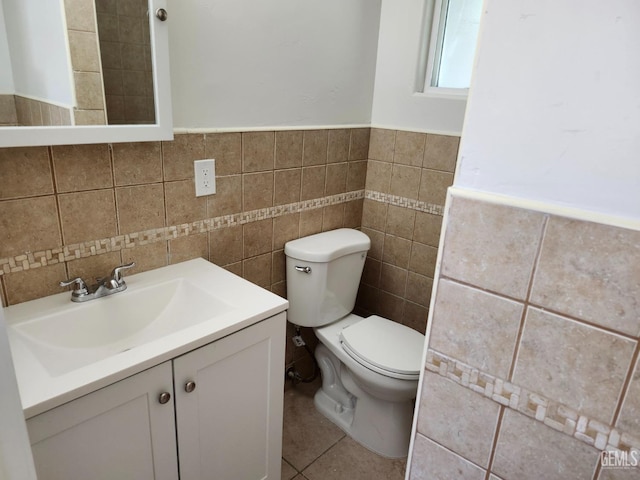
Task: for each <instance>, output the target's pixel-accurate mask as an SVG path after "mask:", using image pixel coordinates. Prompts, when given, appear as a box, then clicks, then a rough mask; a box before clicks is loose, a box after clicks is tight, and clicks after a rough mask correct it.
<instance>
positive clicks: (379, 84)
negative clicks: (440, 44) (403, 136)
mask: <svg viewBox="0 0 640 480" xmlns="http://www.w3.org/2000/svg"><path fill="white" fill-rule="evenodd" d="M425 1H426V0H382V13H381V19H380V36H379V40H378V60H377V65H376V79H375V89H374V97H373V109H372V113H371V123H372V125H373V126H374V127H380V128H392V129H401V130H412V131H421V132H430V133H443V134H451V135H460V132H461V130H462V123H463V119H464V111H465V106H466V98H464V97H461V98H452V97H435V96H429V95H427V94H421V93H415V78H416V70H417V66H418V56H419V47H420V38H421V35H422V28H423V25H422V23H423V20H422V19H423V9H424V5H425Z"/></svg>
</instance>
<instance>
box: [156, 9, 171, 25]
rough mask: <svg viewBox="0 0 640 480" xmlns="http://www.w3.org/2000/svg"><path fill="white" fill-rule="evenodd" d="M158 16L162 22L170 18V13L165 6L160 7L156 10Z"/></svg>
mask: <svg viewBox="0 0 640 480" xmlns="http://www.w3.org/2000/svg"><path fill="white" fill-rule="evenodd" d="M156 17H158V19H159V20H160V21H161V22H164V21H166V20H167V18H169V14H168V13H167V11H166V10H165V9H164V8H159V9H157V10H156Z"/></svg>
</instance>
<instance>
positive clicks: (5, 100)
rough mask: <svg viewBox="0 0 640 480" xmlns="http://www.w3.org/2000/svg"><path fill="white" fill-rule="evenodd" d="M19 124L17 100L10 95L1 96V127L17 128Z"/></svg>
mask: <svg viewBox="0 0 640 480" xmlns="http://www.w3.org/2000/svg"><path fill="white" fill-rule="evenodd" d="M17 124H18V114H17V112H16V99H15V97H14V96H13V95H10V94H0V126H3V125H4V126H15V125H17Z"/></svg>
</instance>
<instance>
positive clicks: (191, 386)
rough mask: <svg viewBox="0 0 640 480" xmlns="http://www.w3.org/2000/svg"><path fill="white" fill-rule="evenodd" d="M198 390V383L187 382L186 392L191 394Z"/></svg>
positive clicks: (185, 385)
mask: <svg viewBox="0 0 640 480" xmlns="http://www.w3.org/2000/svg"><path fill="white" fill-rule="evenodd" d="M195 389H196V382H187V383H185V384H184V391H185V392H187V393H191V392H193V391H194V390H195Z"/></svg>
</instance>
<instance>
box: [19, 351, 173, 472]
mask: <svg viewBox="0 0 640 480" xmlns="http://www.w3.org/2000/svg"><path fill="white" fill-rule="evenodd" d="M163 392H166V393H169V394H170V395H171V396H173V387H172V372H171V362H166V363H163V364H161V365H158V366H157V367H154V368H151V369H149V370H146V371H144V372H141V373H139V374H137V375H134V376H132V377H130V378H127V379H125V380H122V381H120V382H118V383H115V384H113V385H110V386H108V387H105V388H103V389H101V390H98V391H95V392H93V393H90V394H88V395H86V396H84V397H80V398H78V399H76V400H73V401H72V402H69V403H66V404H64V405H61V406H59V407H57V408H54V409H52V410H49V411H48V412H45V413H43V414H41V415H37V416H35V417H32V418H30V419H29V420H27V428H28V430H29V437H30V439H31V448H32V450H33V457H34V460H35V464H36V470H37V473H38V480H113V479H118V480H147V479H149V480H151V479H154V480H176V479H177V478H178V468H177V458H176V440H175V416H174V415H175V413H174V407H173V401H172V400H173V399H172V398H171V399H170V400H169V401H168V402H166V403H164V404H161V403H160V401H159V397H160V394H161V393H163ZM164 400H167V397H166V395H165V396H164V397H163V401H164Z"/></svg>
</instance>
